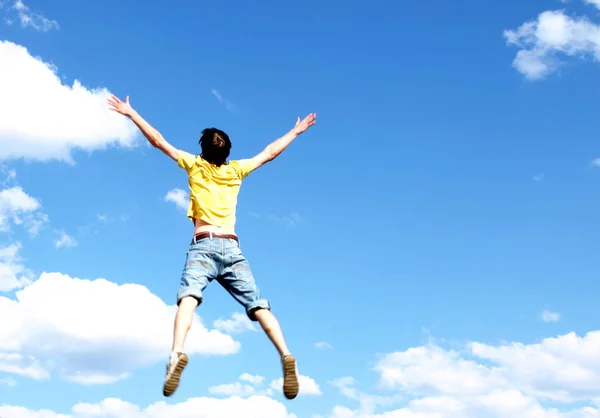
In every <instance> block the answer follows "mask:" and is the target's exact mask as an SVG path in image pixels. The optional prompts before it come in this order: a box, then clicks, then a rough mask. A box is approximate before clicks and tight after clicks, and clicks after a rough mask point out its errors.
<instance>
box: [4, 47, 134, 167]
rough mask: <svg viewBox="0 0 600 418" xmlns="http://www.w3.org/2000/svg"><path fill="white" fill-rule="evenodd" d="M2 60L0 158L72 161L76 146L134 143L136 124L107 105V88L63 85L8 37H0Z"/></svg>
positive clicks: (51, 69) (45, 65)
mask: <svg viewBox="0 0 600 418" xmlns="http://www.w3.org/2000/svg"><path fill="white" fill-rule="evenodd" d="M0 62H2V63H3V64H2V65H1V66H0V91H1V92H2V95H0V114H1V115H2V118H1V119H0V160H3V159H16V158H25V159H28V160H38V161H48V160H52V159H55V160H61V161H66V162H72V157H71V152H72V151H73V150H74V149H82V150H88V151H91V150H96V149H102V148H105V147H107V146H108V145H110V144H116V145H120V146H126V147H127V146H132V145H134V143H135V142H136V141H135V138H137V133H136V132H137V130H136V128H135V126H134V125H133V124H132V123H130V122H129V121H128V120H127V119H126V118H124V117H121V116H120V115H118V114H116V113H114V112H111V111H109V110H108V106H107V104H106V98H107V97H108V96H109V95H110V93H109V91H108V90H107V89H88V88H86V87H84V86H83V85H82V84H81V83H80V82H79V81H77V80H75V81H74V82H73V85H72V86H67V85H63V84H62V82H61V80H60V78H59V76H58V75H57V74H56V69H55V68H54V67H53V66H52V65H51V64H48V63H45V62H43V61H42V60H41V59H38V58H35V57H33V56H32V55H31V54H30V53H29V52H28V51H27V49H26V48H24V47H23V46H20V45H16V44H14V43H12V42H9V41H0Z"/></svg>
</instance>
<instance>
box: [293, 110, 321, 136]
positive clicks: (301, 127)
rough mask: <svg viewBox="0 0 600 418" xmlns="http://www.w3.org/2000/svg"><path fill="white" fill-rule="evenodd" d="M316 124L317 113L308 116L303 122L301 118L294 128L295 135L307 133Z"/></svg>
mask: <svg viewBox="0 0 600 418" xmlns="http://www.w3.org/2000/svg"><path fill="white" fill-rule="evenodd" d="M315 123H317V114H316V113H311V114H310V115H308V116H307V117H305V118H304V119H302V120H300V117H298V121H297V122H296V126H294V133H295V134H296V135H300V134H302V133H304V132H306V130H307V129H308V128H310V127H311V126H313V125H314V124H315Z"/></svg>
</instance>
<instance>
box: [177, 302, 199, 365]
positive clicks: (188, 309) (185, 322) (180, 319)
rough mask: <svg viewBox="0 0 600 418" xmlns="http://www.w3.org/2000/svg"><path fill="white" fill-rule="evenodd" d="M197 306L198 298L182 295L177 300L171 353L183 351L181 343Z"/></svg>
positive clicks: (188, 329) (185, 336)
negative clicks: (177, 305) (179, 299)
mask: <svg viewBox="0 0 600 418" xmlns="http://www.w3.org/2000/svg"><path fill="white" fill-rule="evenodd" d="M197 307H198V299H196V298H195V297H192V296H187V297H184V298H183V299H181V301H180V302H179V307H178V308H177V315H176V316H175V326H174V327H173V349H172V351H173V353H178V352H183V344H184V343H185V339H186V338H187V335H188V332H189V331H190V328H191V326H192V320H193V319H194V311H195V310H196V308H197Z"/></svg>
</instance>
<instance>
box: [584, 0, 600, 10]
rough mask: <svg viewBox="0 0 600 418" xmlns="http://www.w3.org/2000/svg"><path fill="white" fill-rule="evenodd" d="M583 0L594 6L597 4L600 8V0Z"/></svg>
mask: <svg viewBox="0 0 600 418" xmlns="http://www.w3.org/2000/svg"><path fill="white" fill-rule="evenodd" d="M583 1H584V3H586V4H591V5H593V6H596V7H597V8H598V9H600V0H583Z"/></svg>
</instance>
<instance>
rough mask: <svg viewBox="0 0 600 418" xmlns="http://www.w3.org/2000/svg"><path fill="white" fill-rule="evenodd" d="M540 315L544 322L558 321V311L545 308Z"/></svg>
mask: <svg viewBox="0 0 600 418" xmlns="http://www.w3.org/2000/svg"><path fill="white" fill-rule="evenodd" d="M540 317H541V318H542V321H544V322H558V321H560V313H558V312H552V311H549V310H547V309H545V310H544V311H542V313H541V315H540Z"/></svg>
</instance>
